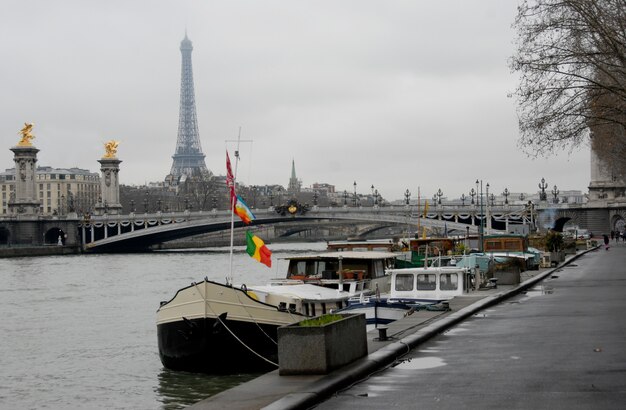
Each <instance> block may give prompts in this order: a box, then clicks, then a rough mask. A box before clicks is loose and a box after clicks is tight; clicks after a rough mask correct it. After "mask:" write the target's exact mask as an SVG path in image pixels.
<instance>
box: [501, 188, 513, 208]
mask: <svg viewBox="0 0 626 410" xmlns="http://www.w3.org/2000/svg"><path fill="white" fill-rule="evenodd" d="M502 195H504V204H505V205H508V204H509V195H511V193H510V192H509V189H508V188H504V192H502Z"/></svg>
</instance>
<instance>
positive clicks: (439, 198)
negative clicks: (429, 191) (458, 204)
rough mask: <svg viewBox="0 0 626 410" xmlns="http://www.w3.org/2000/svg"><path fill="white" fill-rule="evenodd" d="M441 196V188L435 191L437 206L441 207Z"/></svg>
mask: <svg viewBox="0 0 626 410" xmlns="http://www.w3.org/2000/svg"><path fill="white" fill-rule="evenodd" d="M442 196H443V192H442V191H441V188H439V190H438V191H437V198H438V199H437V204H439V205H441V197H442Z"/></svg>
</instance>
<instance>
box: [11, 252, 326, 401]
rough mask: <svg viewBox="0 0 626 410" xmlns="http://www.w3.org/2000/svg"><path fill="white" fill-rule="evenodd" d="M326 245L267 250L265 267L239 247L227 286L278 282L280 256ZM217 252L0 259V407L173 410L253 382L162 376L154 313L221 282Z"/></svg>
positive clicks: (224, 266)
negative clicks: (182, 294)
mask: <svg viewBox="0 0 626 410" xmlns="http://www.w3.org/2000/svg"><path fill="white" fill-rule="evenodd" d="M324 247H325V245H324V244H320V243H316V244H276V245H270V248H271V249H272V251H273V256H272V262H273V266H272V268H269V269H268V268H267V267H266V266H265V265H262V264H260V263H258V262H257V261H255V260H253V259H252V258H250V257H249V256H248V255H247V254H246V253H245V251H244V249H243V248H237V249H236V252H235V254H234V256H233V263H232V266H233V276H234V281H235V283H248V284H252V283H264V282H266V281H267V280H269V279H270V278H273V277H284V276H285V272H286V266H287V263H286V261H284V260H280V258H281V257H284V256H287V255H289V254H293V253H294V252H297V253H301V252H303V251H304V252H306V251H308V250H321V249H324ZM229 260H230V256H229V252H228V250H227V249H225V248H213V249H209V250H196V251H193V250H190V251H176V252H155V253H149V254H110V255H75V256H57V257H31V258H9V259H0V303H1V306H2V310H1V321H0V358H1V359H0V369H1V370H0V408H11V409H33V408H37V409H39V408H50V409H60V408H63V409H84V408H90V409H91V408H103V409H104V408H106V409H178V408H182V407H185V406H187V405H189V404H192V403H195V402H197V401H199V400H201V399H203V398H206V397H208V396H210V395H212V394H215V393H218V392H220V391H222V390H225V389H227V388H230V387H232V386H235V385H237V384H239V383H242V382H244V381H247V380H250V379H251V378H253V377H255V376H256V375H249V374H243V375H235V376H226V377H225V376H209V375H201V374H192V373H186V372H173V371H169V370H167V369H164V368H163V366H162V365H161V362H160V360H159V355H158V347H157V337H156V324H155V316H156V315H155V313H156V309H157V308H158V306H159V302H160V301H162V300H169V299H171V298H172V297H173V296H174V294H175V293H176V291H177V290H178V289H179V288H182V287H184V286H187V285H188V284H189V283H191V282H192V281H200V280H202V279H203V278H204V277H205V276H207V277H208V278H209V279H211V280H215V281H222V282H223V281H224V279H225V277H226V276H227V275H228V272H229V266H230V263H229Z"/></svg>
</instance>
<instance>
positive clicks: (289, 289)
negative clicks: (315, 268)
mask: <svg viewBox="0 0 626 410" xmlns="http://www.w3.org/2000/svg"><path fill="white" fill-rule="evenodd" d="M248 290H251V291H253V292H265V293H271V294H274V295H281V296H286V297H293V298H298V299H303V300H329V301H334V300H339V299H344V298H345V297H346V296H348V295H349V293H348V292H342V291H339V290H338V289H332V288H326V287H324V286H319V285H311V284H308V283H303V284H293V285H277V286H272V285H258V286H257V285H255V286H248Z"/></svg>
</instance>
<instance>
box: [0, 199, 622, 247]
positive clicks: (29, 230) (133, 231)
mask: <svg viewBox="0 0 626 410" xmlns="http://www.w3.org/2000/svg"><path fill="white" fill-rule="evenodd" d="M253 211H254V213H255V215H256V217H257V219H256V220H255V221H254V222H253V223H252V224H251V225H250V229H254V230H255V231H256V232H259V235H260V236H263V237H264V238H266V239H267V240H281V239H285V240H288V239H293V238H298V239H307V240H324V239H336V238H346V237H361V238H367V237H372V236H376V234H377V233H378V234H379V237H380V236H385V235H387V236H396V235H397V234H398V233H400V232H402V233H403V234H406V232H410V234H411V235H413V234H415V233H416V232H417V230H418V225H419V226H420V229H422V230H423V229H426V230H427V231H428V232H429V234H432V235H437V234H439V235H441V234H443V233H444V231H445V230H447V231H448V234H450V235H465V234H467V232H468V230H469V232H470V233H472V234H474V233H476V232H477V231H478V226H479V225H480V223H481V220H486V221H485V224H484V226H485V230H486V232H490V231H493V230H497V231H504V232H511V231H514V230H515V231H519V228H520V227H524V229H525V231H526V232H529V231H533V230H534V229H538V230H545V229H547V228H554V227H555V226H561V227H562V226H563V225H564V224H566V223H567V224H570V225H575V226H578V227H580V228H584V229H589V230H590V231H592V232H593V233H594V234H597V235H600V234H602V233H607V232H609V231H610V230H615V229H619V228H623V227H624V221H625V220H626V204H621V205H619V204H618V205H615V204H599V205H596V206H593V207H591V206H585V205H574V204H550V203H547V202H546V201H543V202H540V203H538V204H534V205H532V206H528V205H499V206H498V205H496V206H488V207H485V208H484V209H483V212H481V210H480V208H479V207H476V206H471V205H468V206H460V205H443V206H441V205H440V206H433V207H432V208H431V209H430V210H429V211H428V212H427V214H426V215H424V214H423V213H420V214H418V212H417V207H416V206H385V207H362V208H361V207H328V208H327V207H323V208H322V207H312V209H310V210H308V211H307V212H304V213H300V212H296V213H293V214H291V213H288V212H287V213H285V214H284V215H281V214H279V213H277V212H276V209H274V208H268V209H254V210H253ZM418 216H419V218H418ZM234 225H235V228H237V229H236V232H237V234H236V235H237V237H236V238H237V239H238V240H239V242H241V240H242V238H243V229H241V228H243V224H242V223H241V222H240V221H239V220H238V218H236V220H235V223H234ZM229 229H230V212H228V211H225V210H222V211H218V210H214V211H208V212H206V211H205V212H182V213H153V214H143V213H142V214H132V213H131V214H129V215H107V214H105V215H100V216H91V217H88V218H80V217H78V215H76V214H73V215H72V214H69V215H64V216H55V217H43V216H28V217H27V216H24V215H18V216H11V217H0V246H14V245H32V246H40V245H58V241H59V237H60V238H61V242H62V244H63V245H65V246H77V247H78V246H80V247H82V248H83V249H84V250H87V251H93V252H99V251H101V252H105V251H109V252H113V251H118V252H120V251H121V252H123V251H133V250H144V249H147V248H150V247H154V246H155V245H158V244H162V243H165V242H168V241H172V240H177V239H181V238H185V237H190V236H194V235H200V234H207V233H212V232H213V233H216V234H217V233H219V232H222V234H221V235H222V236H223V237H225V236H227V234H226V233H224V232H227V231H228V230H229ZM420 233H421V232H420Z"/></svg>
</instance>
